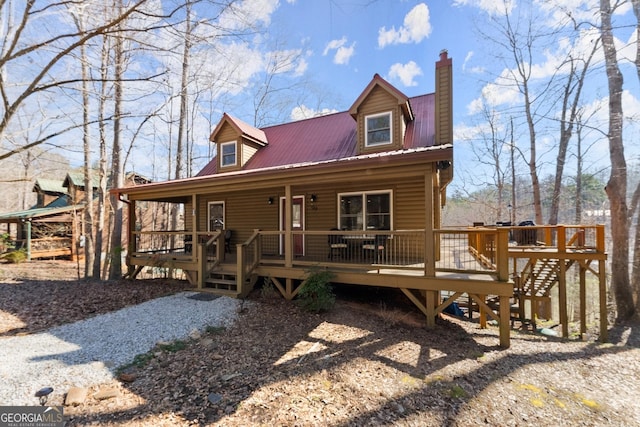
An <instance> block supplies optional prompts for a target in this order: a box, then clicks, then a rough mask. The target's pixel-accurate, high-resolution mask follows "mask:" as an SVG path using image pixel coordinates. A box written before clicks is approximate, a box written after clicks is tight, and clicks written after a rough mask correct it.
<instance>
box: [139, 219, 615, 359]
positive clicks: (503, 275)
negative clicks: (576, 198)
mask: <svg viewBox="0 0 640 427" xmlns="http://www.w3.org/2000/svg"><path fill="white" fill-rule="evenodd" d="M516 229H517V228H516ZM574 229H576V230H578V231H577V232H576V233H575V234H576V235H578V236H579V237H574V236H573V235H571V234H567V232H569V233H573V231H574ZM535 230H536V231H535V232H536V233H539V234H541V235H544V236H545V238H548V241H544V240H543V241H542V242H538V241H536V243H535V244H532V245H526V246H523V245H519V244H518V242H513V241H512V242H509V235H510V234H511V233H513V231H514V230H512V229H509V228H504V227H498V228H488V227H482V228H458V229H443V230H434V231H433V234H431V233H427V232H426V231H425V230H405V231H401V230H394V231H376V235H382V236H384V240H381V241H384V246H385V247H384V248H383V249H381V250H380V251H379V252H378V253H375V256H374V257H371V256H370V254H367V256H363V255H362V254H361V253H360V252H356V253H355V254H354V253H343V254H340V255H341V256H334V255H335V254H332V253H331V252H330V250H331V248H330V247H329V246H328V242H332V241H334V238H335V237H336V236H340V237H342V238H344V237H345V236H351V235H353V236H356V237H358V238H361V237H360V236H362V233H361V232H345V231H331V232H327V231H301V232H291V231H289V232H283V231H258V230H256V232H255V233H254V235H253V236H252V237H251V238H250V239H248V240H247V241H246V242H243V243H240V244H237V245H234V247H231V251H230V252H227V251H225V250H224V249H225V246H224V240H223V234H222V233H221V232H217V233H216V234H214V235H211V234H207V237H206V242H203V239H198V240H199V241H201V243H199V244H198V245H195V248H193V249H192V250H191V251H185V249H184V246H183V247H182V248H180V245H177V244H176V245H172V244H169V245H168V246H167V245H165V246H164V247H163V248H156V249H153V250H149V249H150V248H141V249H146V250H141V251H136V252H133V253H131V254H130V255H129V257H128V263H129V265H130V268H131V269H130V275H131V276H135V275H136V274H137V273H136V271H139V270H140V268H141V267H143V266H156V267H167V268H178V269H182V270H184V271H185V272H186V274H187V276H188V277H189V280H190V281H192V282H193V283H194V284H196V285H197V286H198V288H199V289H201V290H207V291H209V292H216V293H220V294H225V295H232V296H236V297H243V296H245V295H247V294H248V293H249V292H250V291H251V289H252V288H253V286H254V284H255V283H256V281H257V280H258V278H259V277H268V278H270V279H271V281H272V282H273V283H274V285H275V286H276V288H277V289H278V290H279V291H280V292H281V293H282V295H283V296H284V297H285V298H287V299H293V298H295V296H296V295H297V293H298V291H299V290H300V288H301V287H302V286H304V282H305V280H306V277H307V276H308V275H309V272H310V270H312V269H327V270H330V271H331V272H332V273H333V274H334V282H335V283H345V284H355V285H362V286H381V287H391V288H397V289H399V290H401V291H402V292H403V293H404V294H405V295H406V296H407V297H408V298H409V299H410V300H411V301H412V302H413V303H414V304H415V305H416V306H417V307H418V308H419V309H420V310H421V311H422V312H423V313H424V314H425V318H426V323H427V326H429V327H432V326H434V325H435V318H436V317H437V316H438V315H439V314H440V313H442V311H443V310H444V309H445V308H446V307H447V306H448V305H450V304H452V303H453V302H455V301H456V300H458V299H459V298H460V297H462V296H464V297H465V298H467V299H468V300H469V301H472V302H473V304H474V306H475V307H476V308H477V309H478V311H479V313H480V323H481V325H482V326H485V325H486V320H487V318H488V317H490V318H493V319H495V320H497V321H498V324H499V328H500V345H501V346H502V347H508V346H509V339H510V338H509V336H510V333H509V330H510V329H509V328H510V320H511V318H512V306H513V305H514V304H516V305H518V306H519V310H518V312H517V317H518V318H520V320H522V319H523V317H524V312H525V310H524V308H523V307H524V304H525V303H527V302H529V303H530V304H531V313H535V311H534V307H535V305H536V304H537V303H539V302H540V301H541V300H542V299H543V298H546V297H547V296H548V292H549V290H550V289H551V288H553V287H555V286H558V289H559V294H560V307H561V308H560V317H561V319H560V322H561V325H562V330H563V335H564V336H567V335H568V332H567V330H568V329H567V328H568V321H567V312H566V304H567V300H566V287H567V283H566V271H567V269H568V268H570V267H571V266H572V265H574V263H577V264H576V265H578V266H579V268H580V272H581V273H580V278H581V286H580V289H581V292H582V293H583V294H584V293H585V292H586V291H585V290H584V289H583V288H584V286H583V285H584V277H585V275H586V273H587V272H591V273H593V274H595V275H596V276H597V278H598V280H599V283H600V286H599V292H600V297H599V299H600V307H599V310H600V317H601V324H600V334H601V339H606V329H607V328H606V287H605V275H604V271H605V267H604V262H605V260H606V254H605V253H604V240H603V239H604V228H603V227H601V226H597V227H585V226H578V227H575V226H572V227H563V226H556V227H553V228H552V229H546V228H541V229H535ZM528 231H529V232H531V230H530V229H529V230H528ZM167 233H169V232H167ZM167 233H165V237H167V236H169V237H170V236H171V235H173V236H174V237H176V236H177V237H178V240H179V241H180V239H181V238H183V237H182V236H184V235H185V234H187V233H185V232H173V234H171V233H169V234H167ZM156 234H157V233H156ZM567 236H569V237H567ZM430 239H434V240H433V242H434V243H433V247H432V248H431V247H430V245H428V244H427V243H426V242H428V241H430ZM138 240H139V241H142V240H144V239H138ZM354 240H355V239H354ZM369 240H370V239H369ZM166 241H167V240H166V239H165V242H166ZM296 242H298V249H297V250H298V251H299V253H293V252H294V250H293V249H294V248H295V247H296ZM300 242H304V247H301V246H300V245H299V243H300ZM171 248H175V249H171ZM287 251H289V252H287ZM518 260H525V261H526V266H527V267H526V268H525V269H523V267H521V266H520V264H521V262H519V261H518ZM545 260H546V261H545ZM548 260H554V261H553V262H550V261H548ZM593 263H596V264H597V268H595V266H594V265H593ZM551 264H553V266H552V267H553V268H552V273H553V274H551V275H549V276H548V277H546V281H542V282H541V280H540V277H541V276H540V274H541V273H540V271H541V270H540V271H538V270H536V268H537V267H536V265H539V266H540V265H546V266H547V267H549V266H551ZM536 274H538V276H536ZM534 276H535V277H534ZM527 292H529V294H527ZM541 292H542V294H540V293H541ZM445 294H446V295H448V298H446V299H444V298H443V295H445ZM581 298H582V300H581V301H583V304H582V307H583V310H584V306H585V304H584V295H582V297H581ZM490 301H493V302H497V304H496V305H493V304H491V305H490ZM563 307H564V309H563ZM534 320H535V319H534ZM581 322H582V324H583V325H585V324H586V320H585V318H584V317H583V318H581ZM582 328H583V330H584V328H586V326H583V327H582Z"/></svg>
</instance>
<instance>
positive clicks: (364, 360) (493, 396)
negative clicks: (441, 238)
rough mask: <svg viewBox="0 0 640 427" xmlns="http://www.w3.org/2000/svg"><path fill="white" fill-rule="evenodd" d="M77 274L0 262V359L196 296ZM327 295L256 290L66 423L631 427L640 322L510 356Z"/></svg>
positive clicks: (471, 331)
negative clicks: (46, 337)
mask: <svg viewBox="0 0 640 427" xmlns="http://www.w3.org/2000/svg"><path fill="white" fill-rule="evenodd" d="M77 277H78V275H77V270H76V265H75V264H74V263H70V262H65V261H38V262H34V263H30V264H26V263H25V264H19V265H9V264H0V348H1V340H2V338H3V337H7V336H13V335H16V334H28V333H33V332H36V331H41V330H44V329H46V328H49V327H51V326H55V325H60V324H64V323H68V322H73V321H76V320H79V319H82V318H85V317H89V316H95V315H97V314H100V313H105V312H109V311H112V310H117V309H119V308H122V307H125V306H128V305H131V304H136V303H140V302H143V301H146V300H148V299H151V298H155V297H158V296H161V295H166V294H170V293H174V292H177V291H180V290H183V289H190V287H189V286H188V284H186V283H184V282H172V281H167V280H153V281H142V280H139V281H122V282H117V283H113V282H90V281H84V280H78V279H77ZM336 293H337V294H338V299H337V303H336V306H335V307H334V309H333V310H331V311H329V312H327V313H321V314H309V313H306V312H304V311H302V310H301V309H300V308H299V307H298V306H297V305H296V304H295V302H290V301H285V300H284V299H282V298H280V297H278V296H277V295H273V294H272V293H269V292H260V290H256V291H254V292H253V293H252V294H251V295H250V296H249V298H248V300H247V303H246V304H243V305H242V309H241V310H240V313H239V318H238V321H237V322H236V324H235V325H234V326H233V327H230V328H227V329H218V328H210V329H209V330H207V331H206V332H204V333H202V334H201V335H199V336H192V337H190V338H189V339H187V340H185V341H184V342H183V343H176V345H172V346H164V347H162V348H158V349H156V350H154V351H152V352H150V353H149V354H147V355H142V356H140V357H138V358H136V363H135V364H132V365H131V366H129V367H127V368H126V369H123V370H121V371H120V372H121V375H120V376H119V378H118V379H116V380H113V381H112V382H110V383H109V384H96V385H95V386H94V387H92V388H91V389H90V391H89V395H88V396H89V397H88V398H87V399H86V401H85V402H84V404H81V405H78V406H73V407H72V406H68V407H65V409H64V411H65V415H67V416H68V417H69V425H74V426H75V425H77V426H80V425H81V426H86V425H96V426H209V425H211V426H260V425H270V426H276V425H277V426H312V425H322V426H373V425H376V426H377V425H399V426H479V425H491V426H494V425H495V426H523V425H536V426H557V425H559V424H564V425H566V426H601V425H613V426H640V411H638V405H637V396H638V395H640V382H639V381H638V378H640V326H639V325H619V326H616V327H615V328H612V329H611V331H610V332H609V335H610V342H609V343H606V344H601V343H598V342H594V341H586V342H583V341H575V340H563V339H559V338H554V337H549V336H544V335H541V334H536V333H532V332H528V331H520V330H512V339H511V347H510V348H509V349H507V350H503V349H500V348H499V347H498V342H499V339H498V330H497V327H489V328H488V329H480V328H479V326H478V324H477V322H474V321H469V320H464V319H458V318H455V317H448V316H443V317H442V318H441V319H438V322H437V325H436V328H434V329H426V328H425V326H424V324H425V322H424V318H423V316H422V315H421V314H420V313H419V311H418V310H417V309H415V308H414V307H413V306H411V305H410V304H409V303H408V302H407V301H405V300H404V297H403V296H402V294H401V293H400V292H399V291H393V290H383V289H378V288H364V287H360V288H354V287H336ZM516 326H517V324H516ZM177 344H180V345H177ZM49 404H53V405H57V404H62V402H49Z"/></svg>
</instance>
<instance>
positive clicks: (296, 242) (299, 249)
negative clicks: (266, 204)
mask: <svg viewBox="0 0 640 427" xmlns="http://www.w3.org/2000/svg"><path fill="white" fill-rule="evenodd" d="M292 202H293V206H292V207H293V212H292V215H291V230H292V231H301V230H304V196H296V197H293V198H292ZM286 203H287V200H286V199H285V198H284V197H283V198H281V199H280V231H284V229H285V214H284V213H285V209H286ZM280 253H281V254H284V242H281V243H280ZM293 255H294V256H302V255H304V236H303V235H301V234H297V235H295V236H293Z"/></svg>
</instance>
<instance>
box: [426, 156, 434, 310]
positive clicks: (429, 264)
mask: <svg viewBox="0 0 640 427" xmlns="http://www.w3.org/2000/svg"><path fill="white" fill-rule="evenodd" d="M433 169H434V168H433V163H431V164H429V165H427V170H426V172H425V174H424V212H425V220H424V258H425V259H424V273H425V276H427V277H435V275H436V258H435V234H434V232H433V197H434V196H433V174H434V170H433ZM427 297H428V293H427ZM428 309H429V308H427V310H428ZM427 322H428V319H427Z"/></svg>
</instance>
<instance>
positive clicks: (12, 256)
mask: <svg viewBox="0 0 640 427" xmlns="http://www.w3.org/2000/svg"><path fill="white" fill-rule="evenodd" d="M2 258H4V259H6V260H7V262H9V263H11V264H20V263H21V262H23V261H25V260H26V259H27V252H26V251H25V250H24V249H18V250H17V251H11V252H7V253H6V254H4V255H3V256H2Z"/></svg>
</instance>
